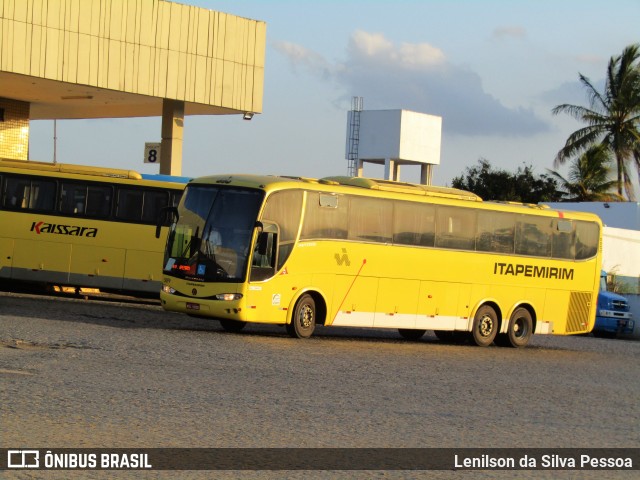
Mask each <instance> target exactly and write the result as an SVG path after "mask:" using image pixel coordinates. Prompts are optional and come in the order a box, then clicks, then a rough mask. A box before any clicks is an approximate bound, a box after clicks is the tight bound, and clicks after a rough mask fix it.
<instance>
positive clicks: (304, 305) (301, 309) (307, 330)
mask: <svg viewBox="0 0 640 480" xmlns="http://www.w3.org/2000/svg"><path fill="white" fill-rule="evenodd" d="M315 328H316V302H315V301H314V300H313V297H312V296H311V295H309V294H306V293H305V294H304V295H302V297H300V299H299V300H298V301H297V303H296V306H295V308H294V310H293V315H292V316H291V323H287V333H288V334H289V335H291V336H292V337H293V338H309V337H310V336H311V335H312V334H313V331H314V330H315Z"/></svg>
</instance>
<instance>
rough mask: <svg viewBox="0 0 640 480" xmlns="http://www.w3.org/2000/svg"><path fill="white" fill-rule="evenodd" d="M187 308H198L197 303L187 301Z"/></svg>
mask: <svg viewBox="0 0 640 480" xmlns="http://www.w3.org/2000/svg"><path fill="white" fill-rule="evenodd" d="M187 310H200V304H199V303H187Z"/></svg>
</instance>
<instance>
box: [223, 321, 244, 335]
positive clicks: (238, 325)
mask: <svg viewBox="0 0 640 480" xmlns="http://www.w3.org/2000/svg"><path fill="white" fill-rule="evenodd" d="M220 325H222V328H223V329H224V330H225V331H226V332H231V333H238V332H239V331H241V330H242V329H243V328H244V327H246V326H247V322H242V321H240V320H229V319H226V318H222V319H220Z"/></svg>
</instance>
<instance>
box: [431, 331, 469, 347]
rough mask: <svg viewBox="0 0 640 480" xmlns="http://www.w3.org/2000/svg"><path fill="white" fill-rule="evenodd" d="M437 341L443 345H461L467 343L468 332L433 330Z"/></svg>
mask: <svg viewBox="0 0 640 480" xmlns="http://www.w3.org/2000/svg"><path fill="white" fill-rule="evenodd" d="M433 333H435V334H436V337H437V338H438V340H440V341H441V342H444V343H452V344H456V345H462V344H465V343H468V342H469V334H468V333H469V332H459V331H455V330H434V331H433Z"/></svg>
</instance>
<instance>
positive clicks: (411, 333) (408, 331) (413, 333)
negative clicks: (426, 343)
mask: <svg viewBox="0 0 640 480" xmlns="http://www.w3.org/2000/svg"><path fill="white" fill-rule="evenodd" d="M425 332H426V330H416V329H413V328H399V329H398V333H399V334H400V336H401V337H402V338H404V339H405V340H413V341H415V340H420V339H421V338H422V336H423V335H424V334H425Z"/></svg>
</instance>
